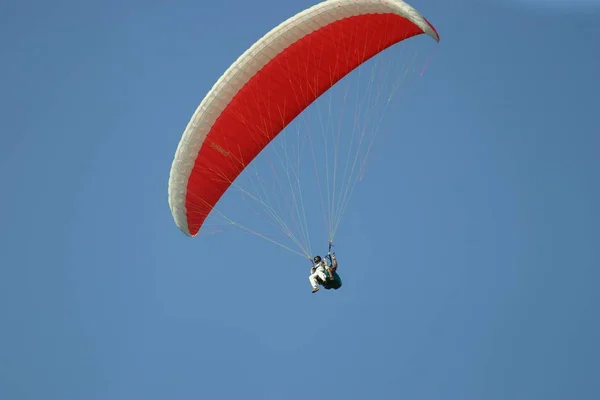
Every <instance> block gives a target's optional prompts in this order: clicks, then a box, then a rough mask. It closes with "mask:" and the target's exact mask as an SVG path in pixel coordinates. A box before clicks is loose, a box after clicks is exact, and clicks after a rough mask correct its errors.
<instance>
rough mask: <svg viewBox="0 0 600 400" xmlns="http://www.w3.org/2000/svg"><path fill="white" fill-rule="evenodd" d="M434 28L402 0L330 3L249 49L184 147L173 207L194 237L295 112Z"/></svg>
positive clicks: (205, 104)
mask: <svg viewBox="0 0 600 400" xmlns="http://www.w3.org/2000/svg"><path fill="white" fill-rule="evenodd" d="M420 34H426V35H429V36H431V37H432V38H433V39H435V40H436V41H439V37H438V34H437V32H436V31H435V29H434V28H433V26H432V25H431V24H430V23H429V22H428V21H427V20H426V19H425V18H424V17H423V16H421V15H420V14H419V13H418V12H417V11H416V10H415V9H414V8H412V7H411V6H409V5H408V4H406V3H404V2H403V1H400V0H329V1H324V2H322V3H320V4H317V5H315V6H313V7H311V8H309V9H307V10H304V11H302V12H300V13H299V14H297V15H295V16H293V17H291V18H289V19H288V20H286V21H285V22H283V23H281V24H280V25H279V26H277V27H276V28H274V29H273V30H271V31H270V32H269V33H267V34H266V35H265V36H263V37H262V38H261V39H259V40H258V41H257V42H256V43H255V44H254V45H253V46H252V47H250V48H249V49H248V50H247V51H246V52H245V53H244V54H242V55H241V56H240V57H239V58H238V59H237V60H236V61H235V62H234V63H233V64H232V65H231V66H230V67H229V68H228V69H227V71H226V72H225V73H224V74H223V76H221V77H220V78H219V79H218V81H217V82H216V83H215V85H214V86H213V87H212V89H211V90H210V91H209V93H208V94H207V95H206V97H205V98H204V100H202V102H201V103H200V105H199V106H198V108H197V109H196V111H195V113H194V114H193V116H192V118H191V120H190V122H189V124H188V125H187V127H186V129H185V132H184V133H183V137H182V139H181V141H180V142H179V145H178V147H177V152H176V154H175V158H174V160H173V164H172V168H171V173H170V178H169V205H170V208H171V212H172V215H173V218H174V220H175V222H176V224H177V226H179V228H180V229H181V230H182V231H183V232H184V233H185V234H187V235H189V236H194V235H196V234H197V233H198V231H199V230H200V228H201V226H202V224H203V223H204V221H205V219H206V217H207V216H208V214H209V213H210V212H211V210H212V209H213V207H214V206H215V204H216V203H217V202H218V201H219V199H220V198H221V196H222V195H223V194H224V193H225V191H227V189H228V188H229V187H230V185H231V184H232V182H233V181H234V180H235V179H236V178H237V177H238V175H239V174H240V173H241V172H242V171H243V170H244V169H245V168H246V166H248V164H249V163H250V162H251V161H252V160H253V159H254V158H255V157H256V156H257V155H258V154H259V153H260V152H261V151H262V150H263V149H264V148H265V146H267V145H268V144H269V143H270V142H271V141H272V140H273V138H275V137H276V136H277V135H278V134H279V133H280V132H281V131H282V130H283V129H284V128H285V127H286V126H287V125H288V124H289V123H290V122H291V121H292V120H293V119H294V118H296V116H298V115H299V114H300V113H301V112H302V111H303V110H304V109H306V108H307V107H308V106H309V105H310V104H311V103H312V102H313V101H315V99H317V98H318V97H319V96H321V95H322V94H323V93H324V92H326V91H327V90H328V89H330V88H331V87H332V86H333V85H335V84H336V82H338V81H339V80H340V79H342V78H343V77H344V76H345V75H347V74H348V73H349V72H351V71H352V70H353V69H355V68H356V67H357V66H359V65H360V64H362V63H364V62H365V61H367V60H368V59H370V58H371V57H373V56H375V55H377V54H378V53H380V52H382V51H383V50H384V49H386V48H388V47H390V46H392V45H394V44H396V43H398V42H400V41H403V40H405V39H408V38H410V37H413V36H415V35H420Z"/></svg>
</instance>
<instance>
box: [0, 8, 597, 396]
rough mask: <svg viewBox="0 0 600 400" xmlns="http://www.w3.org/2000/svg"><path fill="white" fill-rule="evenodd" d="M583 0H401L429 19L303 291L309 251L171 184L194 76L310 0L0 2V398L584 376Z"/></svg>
mask: <svg viewBox="0 0 600 400" xmlns="http://www.w3.org/2000/svg"><path fill="white" fill-rule="evenodd" d="M584 3H585V2H580V6H578V7H577V8H576V9H573V8H569V7H568V6H563V7H554V6H552V7H548V8H544V6H543V4H542V3H541V2H539V1H538V2H535V3H533V2H532V3H530V4H525V2H521V1H516V0H515V1H512V2H506V3H504V4H499V3H498V2H492V1H475V0H457V1H453V2H438V1H435V2H434V1H428V0H418V1H414V2H413V3H411V4H412V5H413V6H415V7H416V8H417V9H418V10H420V11H421V12H422V13H423V14H424V15H425V16H426V17H427V18H428V19H429V20H430V21H432V23H433V24H434V25H435V26H436V28H437V29H438V31H439V32H440V35H441V38H442V41H441V43H440V44H439V46H438V49H437V50H436V51H435V54H434V57H433V60H432V62H431V65H430V66H429V68H428V70H427V73H426V74H425V76H424V77H423V79H421V80H420V81H419V87H418V90H417V91H416V92H415V93H416V96H415V97H414V99H413V100H412V101H411V102H410V103H407V104H406V105H405V110H404V112H402V113H400V114H397V115H396V114H394V115H393V116H392V118H393V119H392V121H394V122H396V123H397V124H398V125H401V126H403V127H410V129H404V130H403V131H402V134H398V135H392V134H388V135H386V138H385V140H386V142H385V147H388V146H389V148H393V149H394V152H393V156H392V155H390V156H386V154H385V151H379V153H378V157H377V158H376V162H374V163H373V164H372V166H371V167H370V170H369V175H368V179H366V180H365V181H364V182H363V183H362V184H361V185H362V187H361V188H360V190H359V191H358V192H357V194H356V195H355V196H356V197H354V198H353V203H352V205H351V207H350V209H349V211H348V213H347V215H346V216H345V219H344V225H343V226H342V227H341V228H340V233H339V237H338V240H337V247H336V250H337V253H338V256H339V258H340V273H341V274H342V277H343V279H344V286H343V287H342V288H341V289H340V290H338V291H337V292H333V291H331V292H328V291H324V290H322V291H321V292H319V293H318V294H317V295H312V294H311V293H310V286H309V285H308V281H307V279H306V276H307V272H308V271H307V267H308V265H307V263H306V261H303V260H302V259H300V258H298V257H296V256H294V255H292V254H291V253H287V252H280V251H278V250H276V249H275V247H274V246H273V245H271V244H269V243H267V242H264V241H261V240H260V239H256V238H252V237H247V236H244V235H231V236H228V235H214V236H206V237H198V238H194V239H190V238H187V237H186V236H184V235H183V234H182V233H181V232H180V231H179V230H178V229H177V227H176V226H175V224H174V223H173V220H172V217H171V214H170V211H169V208H168V205H167V180H168V174H169V169H170V166H171V161H172V158H173V155H174V151H175V148H176V146H177V143H178V141H179V139H180V137H181V132H182V130H183V128H184V127H185V124H186V123H187V121H188V119H189V117H190V116H191V113H192V112H193V110H194V109H195V107H196V106H197V104H198V103H199V102H200V100H201V98H202V97H203V96H204V94H205V93H206V91H207V90H209V89H210V87H211V86H212V84H213V82H214V81H215V80H216V79H217V78H218V76H219V75H220V74H221V73H222V72H223V71H224V70H225V69H226V67H227V66H228V65H229V64H230V63H231V62H232V61H234V60H235V58H236V57H237V56H238V55H239V54H241V53H242V52H243V51H244V50H245V49H246V48H247V47H248V46H250V45H251V44H252V43H253V42H254V40H256V39H257V38H258V37H260V36H261V35H262V34H264V33H265V32H266V31H268V30H269V29H271V28H272V27H273V26H274V25H276V24H278V23H279V22H281V21H282V20H284V19H285V18H287V17H289V16H291V15H293V14H294V13H296V12H298V11H300V10H302V9H303V8H306V7H308V6H310V5H311V4H313V3H312V2H309V1H307V0H296V1H286V2H281V1H275V0H258V1H254V2H248V1H230V2H213V3H210V4H209V5H207V4H205V3H204V2H197V1H188V0H185V1H179V2H176V3H173V2H159V1H143V2H142V1H122V0H119V1H116V0H108V1H103V2H94V3H92V2H86V1H72V0H59V1H56V2H42V1H33V2H17V1H9V2H3V3H2V5H1V6H0V7H1V11H0V52H1V53H0V54H1V59H2V62H1V63H0V87H1V88H2V90H1V93H2V94H1V96H0V102H1V104H0V110H1V111H0V113H1V118H0V124H1V125H0V135H1V136H0V138H1V142H0V165H1V168H0V181H1V182H2V188H3V189H2V196H1V197H0V205H1V207H0V226H1V229H0V235H1V237H0V267H1V270H0V272H1V278H0V399H7V400H30V399H36V400H37V399H44V400H54V399H56V400H58V399H61V400H62V399H85V400H96V399H102V400H106V399H111V400H121V399H123V400H130V399H136V398H138V399H142V398H143V399H146V400H153V399H167V398H168V399H304V398H313V399H320V398H323V399H325V398H326V399H332V398H344V399H367V398H372V399H402V398H406V399H441V398H443V399H460V400H467V399H486V400H494V399H512V400H517V399H528V400H530V399H544V400H553V399H577V400H587V399H590V400H592V399H598V398H600V380H599V379H598V376H600V361H599V360H600V345H599V342H598V338H600V323H599V322H598V321H599V320H598V311H597V308H598V304H599V301H600V294H599V293H600V291H599V290H598V282H599V281H600V273H599V272H598V271H599V270H598V266H599V265H600V217H599V213H598V211H599V204H600V190H599V189H598V182H600V157H599V156H598V154H599V151H600V113H598V105H599V104H600V79H598V71H600V56H599V53H598V43H599V41H600V8H599V7H598V3H595V4H594V3H593V2H588V3H586V4H584ZM531 4H534V5H535V6H532V5H531ZM582 4H583V5H584V6H582ZM405 103H406V102H405ZM390 154H391V152H390ZM222 279H229V280H228V282H227V284H223V283H222V281H221V280H222ZM281 280H283V282H284V284H281V283H280V284H278V285H275V284H274V283H275V282H281Z"/></svg>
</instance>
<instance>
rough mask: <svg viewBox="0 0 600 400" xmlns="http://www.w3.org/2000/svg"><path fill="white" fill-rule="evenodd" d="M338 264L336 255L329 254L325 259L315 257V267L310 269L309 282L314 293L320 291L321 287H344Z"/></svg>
mask: <svg viewBox="0 0 600 400" xmlns="http://www.w3.org/2000/svg"><path fill="white" fill-rule="evenodd" d="M337 267H338V262H337V258H336V256H335V253H331V252H329V253H327V256H326V257H325V259H322V258H321V256H315V257H314V259H313V266H312V267H311V268H310V275H309V276H308V281H309V282H310V285H311V286H312V292H313V293H316V292H317V291H319V286H318V285H321V286H323V288H325V289H327V290H329V289H335V290H337V289H339V288H340V287H342V278H340V276H339V275H338V273H337Z"/></svg>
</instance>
